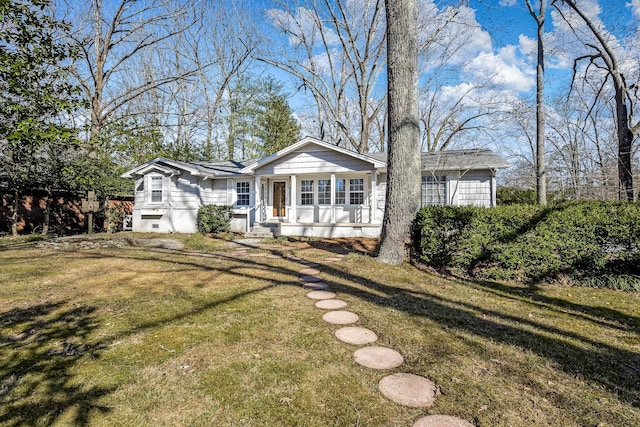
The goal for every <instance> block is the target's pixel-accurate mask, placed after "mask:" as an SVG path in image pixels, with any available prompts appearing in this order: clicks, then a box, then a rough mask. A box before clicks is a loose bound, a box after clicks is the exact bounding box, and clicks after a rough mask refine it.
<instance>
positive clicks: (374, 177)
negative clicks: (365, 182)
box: [369, 171, 378, 224]
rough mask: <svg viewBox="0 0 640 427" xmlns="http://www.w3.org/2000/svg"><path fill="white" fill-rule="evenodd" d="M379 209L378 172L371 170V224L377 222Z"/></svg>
mask: <svg viewBox="0 0 640 427" xmlns="http://www.w3.org/2000/svg"><path fill="white" fill-rule="evenodd" d="M377 210H378V173H377V172H376V171H373V172H371V205H370V206H369V224H374V223H375V222H376V213H377Z"/></svg>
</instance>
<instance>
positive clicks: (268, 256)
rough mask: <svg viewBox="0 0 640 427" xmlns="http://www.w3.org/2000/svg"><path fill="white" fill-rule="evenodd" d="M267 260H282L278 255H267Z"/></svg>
mask: <svg viewBox="0 0 640 427" xmlns="http://www.w3.org/2000/svg"><path fill="white" fill-rule="evenodd" d="M267 258H271V259H277V258H282V257H281V256H280V255H275V254H269V255H267Z"/></svg>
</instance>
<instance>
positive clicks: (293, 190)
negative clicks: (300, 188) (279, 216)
mask: <svg viewBox="0 0 640 427" xmlns="http://www.w3.org/2000/svg"><path fill="white" fill-rule="evenodd" d="M296 181H297V180H296V176H295V175H291V188H290V189H289V192H290V193H291V196H289V200H290V201H291V207H290V208H289V222H290V223H291V224H295V223H296V221H297V220H296V217H297V215H296V203H297V202H296V186H297V184H296Z"/></svg>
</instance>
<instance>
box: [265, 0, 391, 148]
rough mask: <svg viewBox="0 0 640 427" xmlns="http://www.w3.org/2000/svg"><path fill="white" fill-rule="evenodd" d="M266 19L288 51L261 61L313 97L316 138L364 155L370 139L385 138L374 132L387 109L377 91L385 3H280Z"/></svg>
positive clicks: (382, 56) (368, 0)
mask: <svg viewBox="0 0 640 427" xmlns="http://www.w3.org/2000/svg"><path fill="white" fill-rule="evenodd" d="M268 16H269V17H270V19H271V21H272V23H273V25H274V26H276V27H277V28H278V29H279V30H280V31H281V33H282V34H285V35H287V37H288V41H289V46H286V49H285V50H283V51H282V52H279V54H277V55H274V54H273V52H268V53H267V54H264V55H261V56H260V59H261V60H262V61H264V62H266V63H268V64H271V65H274V66H276V67H278V68H280V69H282V70H284V71H286V72H288V73H289V74H291V75H292V76H294V77H295V78H297V79H298V80H299V81H300V82H301V86H300V88H301V89H304V90H309V91H310V92H311V94H312V95H313V97H314V99H315V103H316V107H317V113H318V129H317V132H318V134H319V135H320V136H321V137H324V138H327V139H331V140H333V141H334V142H336V143H338V142H340V141H342V144H341V145H344V146H346V147H349V148H352V149H354V150H356V151H358V152H360V153H366V152H368V151H369V148H370V140H372V139H374V140H375V139H378V140H382V139H384V135H380V134H378V133H377V132H376V130H377V129H378V126H377V123H376V120H377V118H378V116H379V115H381V114H383V109H384V106H385V94H384V92H382V91H381V90H380V88H379V86H380V82H379V76H380V73H381V72H382V71H383V70H384V64H385V32H384V3H383V0H358V1H346V0H307V1H303V2H279V7H278V8H276V9H271V10H269V11H268ZM274 45H276V44H274ZM277 58H282V59H277Z"/></svg>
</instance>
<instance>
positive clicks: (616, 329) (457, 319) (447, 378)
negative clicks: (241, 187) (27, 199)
mask: <svg viewBox="0 0 640 427" xmlns="http://www.w3.org/2000/svg"><path fill="white" fill-rule="evenodd" d="M158 237H162V238H166V239H177V240H181V241H182V242H185V243H186V247H185V248H184V249H176V248H174V247H173V246H172V245H165V244H162V242H160V241H152V243H151V244H147V243H145V241H146V242H148V240H145V239H147V238H158ZM37 245H41V246H40V248H39V247H37ZM235 247H237V245H236V244H234V243H231V242H228V241H224V240H220V241H217V240H211V239H208V238H204V239H203V238H201V237H198V236H184V235H182V236H181V235H178V236H176V235H171V236H156V235H154V236H145V235H137V234H129V233H120V234H115V235H112V236H108V235H98V236H96V237H94V239H93V241H92V243H90V244H85V245H80V244H79V243H77V242H76V243H73V244H68V245H67V246H64V245H58V246H55V247H45V248H42V242H22V243H20V244H19V245H13V244H11V240H10V239H2V241H1V242H0V425H8V426H18V425H29V426H31V425H60V426H62V425H65V426H66V425H90V426H132V425H153V426H158V425H167V426H173V425H193V426H212V425H216V426H356V425H357V426H411V424H412V423H413V421H414V420H416V419H417V418H419V417H420V416H421V415H424V414H427V413H429V414H448V415H455V416H458V417H461V418H464V419H466V420H468V421H470V422H471V423H475V424H476V425H479V426H603V427H604V426H631V425H640V294H638V293H625V292H620V291H610V290H599V289H592V288H573V287H562V286H545V287H528V286H523V285H516V284H510V283H502V282H463V281H453V280H449V279H444V278H441V277H437V276H434V275H431V274H429V273H426V272H423V271H420V270H419V269H417V268H416V267H413V266H411V265H402V266H398V267H389V266H382V265H380V264H378V263H377V262H376V261H375V259H374V258H371V257H370V256H368V255H366V254H365V253H364V249H365V247H364V246H357V249H358V250H357V251H353V250H352V249H353V247H351V246H350V245H349V243H348V242H347V241H340V242H337V243H335V244H331V243H329V242H326V241H319V240H318V241H315V240H309V241H305V242H273V243H272V244H269V245H265V246H264V247H263V248H262V249H250V253H265V254H281V255H295V256H298V257H300V258H303V259H306V260H311V261H315V262H317V263H319V264H320V267H319V269H320V270H321V272H322V273H321V274H322V276H323V277H324V280H325V282H327V283H328V284H330V285H331V288H332V289H331V290H333V291H335V292H337V293H338V297H339V298H341V299H343V300H345V301H347V302H348V303H349V307H348V309H349V310H352V311H354V312H356V313H358V314H359V315H360V322H359V324H360V325H361V326H364V327H367V328H369V329H371V330H373V331H375V332H376V333H377V334H378V335H379V337H380V338H379V340H378V342H377V345H382V346H387V347H392V348H394V349H396V350H398V351H399V352H400V353H402V355H403V356H404V358H405V362H404V364H403V365H402V366H400V367H399V368H396V369H394V370H392V371H390V372H383V371H376V370H373V369H369V368H364V367H361V366H360V365H358V364H356V363H355V362H354V361H353V357H352V355H353V352H354V351H355V350H356V349H357V347H355V346H352V345H349V344H345V343H342V342H340V341H338V340H337V339H335V338H334V336H333V331H335V330H336V329H337V328H338V327H337V326H333V325H330V324H328V323H325V322H324V321H323V320H322V319H321V316H322V314H323V313H324V311H323V310H320V309H318V308H315V307H314V305H313V303H314V301H312V300H310V299H308V298H306V296H305V294H306V291H304V290H303V289H302V288H301V287H300V284H299V281H298V278H297V271H298V270H300V269H301V268H303V267H302V266H301V265H300V264H299V263H296V262H294V261H293V260H289V259H284V258H267V257H250V256H245V257H240V256H237V255H235V254H232V251H233V250H234V248H235ZM336 253H342V254H346V257H345V258H343V260H342V261H339V262H329V261H327V260H326V258H327V257H331V256H332V255H335V254H336ZM396 372H410V373H414V374H418V375H422V376H425V377H428V378H429V379H431V380H433V381H434V382H435V383H436V384H437V385H438V386H439V390H440V395H439V396H437V398H436V403H435V405H434V406H433V407H432V408H431V409H428V410H424V409H415V408H406V407H402V406H399V405H397V404H395V403H393V402H391V401H389V400H387V399H386V398H384V397H383V396H382V395H381V393H380V392H379V391H378V381H379V380H380V379H381V378H382V377H383V376H385V375H388V374H389V373H396Z"/></svg>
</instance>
